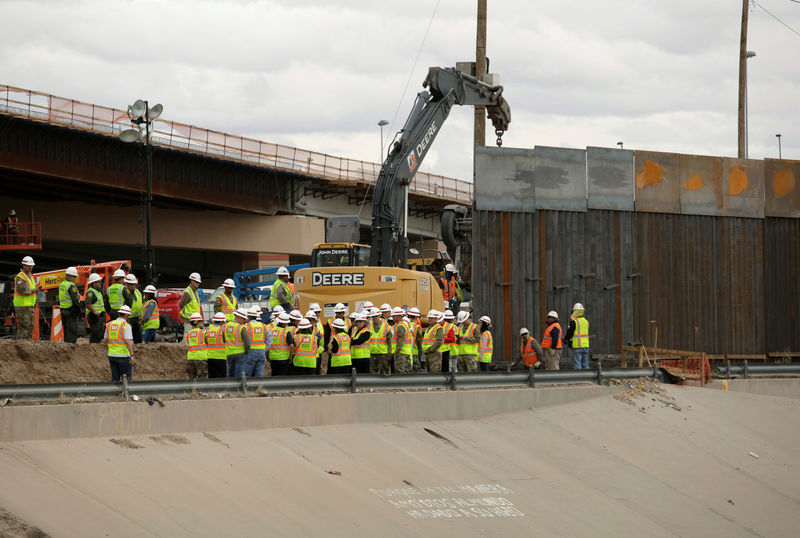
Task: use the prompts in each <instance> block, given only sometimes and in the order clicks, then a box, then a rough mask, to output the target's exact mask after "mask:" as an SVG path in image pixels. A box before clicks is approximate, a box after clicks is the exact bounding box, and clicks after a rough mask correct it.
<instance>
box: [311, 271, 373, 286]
mask: <svg viewBox="0 0 800 538" xmlns="http://www.w3.org/2000/svg"><path fill="white" fill-rule="evenodd" d="M311 285H312V286H363V285H364V273H312V274H311Z"/></svg>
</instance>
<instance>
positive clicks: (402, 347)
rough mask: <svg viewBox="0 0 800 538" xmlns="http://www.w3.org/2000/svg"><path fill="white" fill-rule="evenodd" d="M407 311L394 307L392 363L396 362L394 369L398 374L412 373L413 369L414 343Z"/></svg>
mask: <svg viewBox="0 0 800 538" xmlns="http://www.w3.org/2000/svg"><path fill="white" fill-rule="evenodd" d="M405 315H406V311H405V310H403V309H402V308H401V307H399V306H398V307H395V308H393V309H392V319H393V320H394V325H393V326H392V330H393V336H392V364H394V371H395V372H397V373H398V374H410V373H411V371H412V368H411V367H412V364H411V347H412V345H413V343H412V340H411V337H412V336H411V324H410V323H409V322H408V321H406V320H407V319H408V318H405Z"/></svg>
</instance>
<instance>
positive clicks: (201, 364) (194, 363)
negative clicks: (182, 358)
mask: <svg viewBox="0 0 800 538" xmlns="http://www.w3.org/2000/svg"><path fill="white" fill-rule="evenodd" d="M189 322H190V323H191V324H192V330H190V331H189V332H188V333H187V334H186V344H187V345H188V346H189V351H187V353H186V375H187V376H188V378H189V379H205V378H207V377H208V362H207V361H208V344H206V330H205V329H203V315H202V314H201V313H200V312H195V313H193V314H192V315H191V317H190V318H189Z"/></svg>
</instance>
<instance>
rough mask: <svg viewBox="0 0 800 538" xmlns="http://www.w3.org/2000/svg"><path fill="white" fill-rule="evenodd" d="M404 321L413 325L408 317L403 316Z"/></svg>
mask: <svg viewBox="0 0 800 538" xmlns="http://www.w3.org/2000/svg"><path fill="white" fill-rule="evenodd" d="M403 321H405V322H406V323H411V320H410V319H408V316H403Z"/></svg>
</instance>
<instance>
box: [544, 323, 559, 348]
mask: <svg viewBox="0 0 800 538" xmlns="http://www.w3.org/2000/svg"><path fill="white" fill-rule="evenodd" d="M553 327H558V342H556V345H553V338H552V337H551V336H550V333H551V332H553ZM563 335H564V333H563V332H562V331H561V325H559V324H558V322H557V321H556V322H554V323H551V324H550V326H549V327H547V329H545V331H544V338H542V349H544V348H552V349H561V337H562V336H563Z"/></svg>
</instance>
